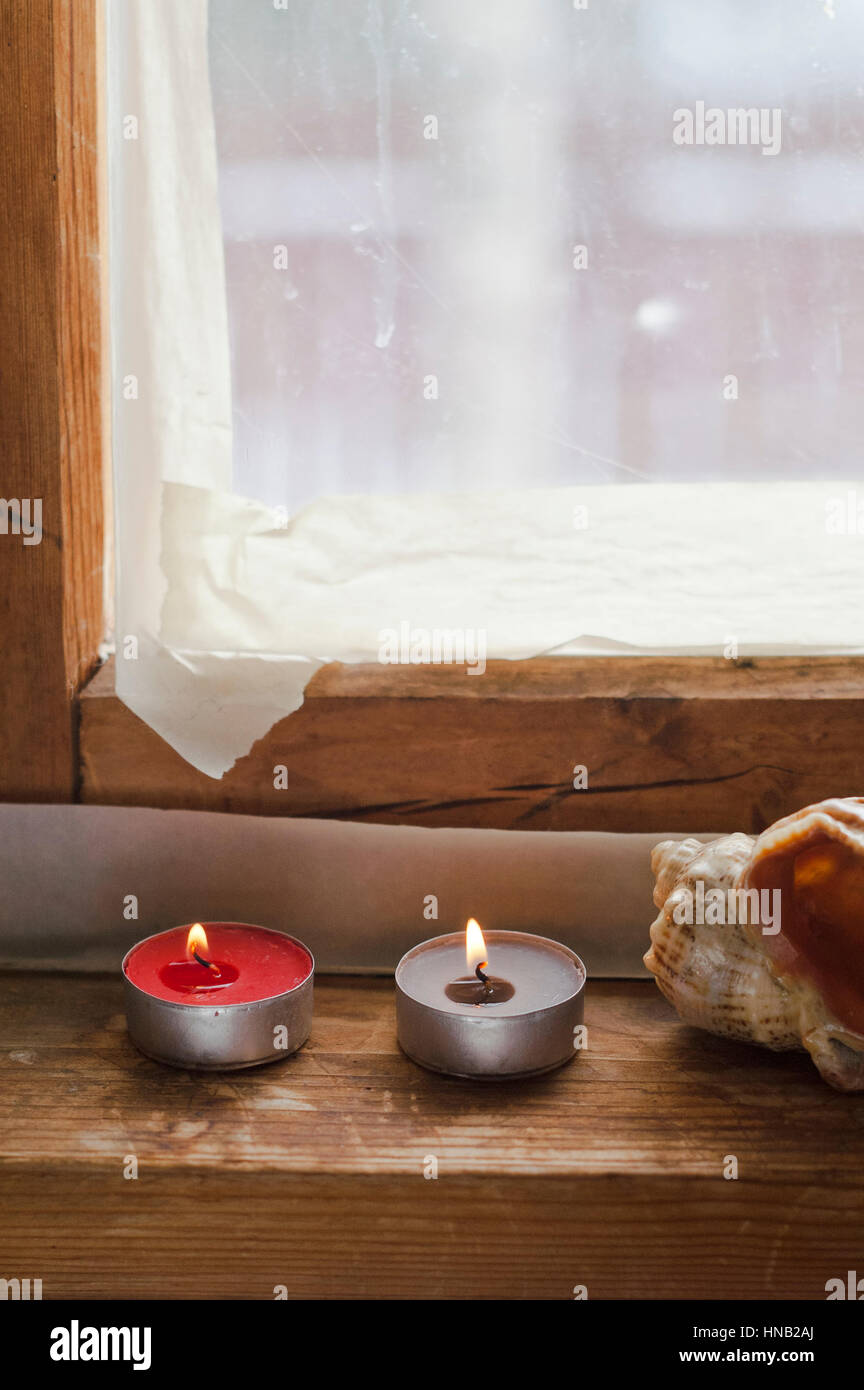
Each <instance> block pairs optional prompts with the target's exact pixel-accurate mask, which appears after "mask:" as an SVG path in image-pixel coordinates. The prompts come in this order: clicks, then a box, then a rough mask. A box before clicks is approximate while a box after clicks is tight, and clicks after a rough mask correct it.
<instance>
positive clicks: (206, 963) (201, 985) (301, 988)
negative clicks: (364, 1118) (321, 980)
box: [123, 922, 314, 1069]
mask: <svg viewBox="0 0 864 1390" xmlns="http://www.w3.org/2000/svg"><path fill="white" fill-rule="evenodd" d="M313 977H314V962H313V960H312V954H311V952H310V951H309V950H308V949H307V947H306V946H304V945H303V943H302V942H300V941H297V940H295V938H294V937H292V936H286V935H284V934H283V933H282V932H277V931H270V930H269V929H267V928H266V927H255V926H246V925H244V924H243V923H239V922H207V923H206V924H202V923H200V922H196V923H195V924H194V925H193V926H192V927H175V928H174V929H173V930H171V931H166V932H160V933H159V934H158V935H157V936H150V937H148V938H147V939H146V940H145V941H140V942H139V943H138V945H137V946H133V947H132V950H131V951H130V952H129V953H128V955H127V956H126V958H125V960H124V961H123V982H124V989H125V993H126V1015H127V1022H128V1026H129V1033H130V1036H131V1037H132V1040H133V1042H134V1043H135V1044H136V1046H137V1047H138V1048H140V1050H141V1051H142V1052H144V1053H146V1054H147V1056H149V1057H154V1058H155V1059H156V1060H157V1061H162V1062H168V1063H170V1064H171V1065H174V1066H183V1067H193V1068H200V1069H215V1068H218V1069H223V1068H236V1067H248V1066H255V1065H257V1064H258V1063H261V1062H269V1061H276V1060H278V1059H279V1058H280V1057H285V1056H287V1055H288V1054H289V1053H291V1052H294V1051H296V1049H297V1048H298V1047H299V1046H301V1044H302V1043H303V1042H305V1041H306V1038H307V1037H308V1034H309V1023H310V1020H311V1015H312V987H313Z"/></svg>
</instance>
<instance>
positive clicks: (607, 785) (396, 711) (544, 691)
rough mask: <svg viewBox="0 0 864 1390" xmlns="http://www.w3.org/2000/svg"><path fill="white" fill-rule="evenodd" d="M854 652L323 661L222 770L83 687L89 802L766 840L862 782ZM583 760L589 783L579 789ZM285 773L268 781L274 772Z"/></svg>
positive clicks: (862, 671)
mask: <svg viewBox="0 0 864 1390" xmlns="http://www.w3.org/2000/svg"><path fill="white" fill-rule="evenodd" d="M862 689H864V658H845V659H840V658H836V659H835V658H821V659H818V660H816V659H811V660H808V661H801V660H798V659H795V658H791V657H783V658H771V659H767V658H766V659H759V660H753V661H750V662H741V663H738V664H737V665H736V664H735V663H734V662H729V661H724V660H722V659H721V658H717V659H713V658H700V657H683V658H681V657H679V658H674V659H672V658H662V659H661V658H656V659H655V658H616V659H614V660H608V659H603V658H597V657H588V658H578V657H548V658H537V659H534V660H530V661H524V662H510V661H496V662H490V663H489V666H488V667H487V670H486V673H485V674H484V675H483V676H478V677H470V676H466V675H465V674H464V672H463V671H461V670H459V669H458V668H455V667H422V668H416V667H409V666H403V667H388V666H375V665H372V666H343V665H340V664H337V663H334V664H333V665H331V666H327V667H324V668H323V669H322V670H320V671H319V672H318V673H317V674H316V675H315V676H314V677H313V679H312V680H311V681H310V683H309V685H308V687H307V689H306V695H305V699H304V703H303V705H302V707H301V708H300V709H299V710H297V711H296V712H295V713H294V714H292V715H290V716H289V717H288V718H286V719H283V720H281V721H280V722H279V723H277V724H275V725H274V726H273V728H272V729H271V730H270V731H269V733H268V734H267V735H266V737H264V738H263V739H261V740H259V742H258V743H256V744H255V745H254V747H253V748H252V749H251V750H250V752H249V753H248V754H247V755H246V756H245V757H242V758H240V759H238V761H237V762H236V763H235V764H234V766H233V767H232V768H231V769H230V770H229V771H228V772H227V773H226V774H225V776H224V777H223V778H221V779H220V780H214V779H212V778H209V777H206V776H205V775H204V774H203V773H201V772H198V771H197V770H196V769H195V768H193V767H191V766H190V765H189V764H188V763H186V762H184V760H183V759H182V758H181V757H180V755H179V754H178V753H175V752H174V750H173V749H172V748H170V747H169V746H168V744H167V743H165V742H164V741H163V740H162V739H161V738H160V737H159V735H158V734H156V733H154V731H153V730H152V729H151V728H150V727H149V726H148V725H146V724H144V723H143V722H142V721H141V720H140V719H138V718H137V716H136V715H134V714H133V713H132V712H131V711H130V710H129V709H127V707H126V706H125V705H124V704H123V703H122V701H120V700H119V699H118V698H117V696H116V695H115V693H114V670H113V664H108V665H106V666H105V667H104V668H103V669H102V670H101V671H100V672H99V673H98V674H97V676H96V677H95V679H94V680H93V681H92V682H91V683H90V685H89V686H88V687H87V689H86V690H85V691H84V693H83V696H82V699H81V754H82V798H83V800H85V801H88V802H92V803H100V804H106V805H122V806H163V807H182V808H189V809H199V810H215V811H239V812H246V813H250V814H263V815H274V816H277V815H289V816H317V817H323V818H329V819H340V818H341V819H351V820H367V821H379V822H383V823H390V824H406V823H407V824H414V825H429V826H441V825H449V826H491V827H496V828H501V829H511V828H517V829H534V830H610V831H658V830H659V831H665V830H667V829H668V828H669V826H670V825H675V826H680V827H681V828H682V829H686V828H688V827H690V828H698V827H700V826H706V825H709V826H718V825H719V826H728V827H730V828H733V827H734V828H735V829H739V830H746V831H749V832H750V833H758V832H759V831H761V830H763V829H764V828H765V826H766V825H769V824H770V823H771V822H772V821H774V820H777V819H778V818H779V817H780V816H782V815H786V814H788V813H790V812H791V811H794V810H797V809H798V808H799V807H800V806H803V805H806V804H807V803H808V802H811V801H818V800H821V799H822V798H823V797H827V796H848V795H856V794H859V793H860V792H861V791H862V789H864V701H862V699H861V693H862ZM576 765H582V766H584V767H586V768H587V775H588V785H587V788H585V789H581V790H574V787H573V771H574V767H575V766H576ZM278 766H284V767H286V768H287V770H288V775H287V778H286V779H283V780H284V781H286V782H287V786H285V787H284V789H281V788H277V787H276V786H274V770H275V768H276V767H278Z"/></svg>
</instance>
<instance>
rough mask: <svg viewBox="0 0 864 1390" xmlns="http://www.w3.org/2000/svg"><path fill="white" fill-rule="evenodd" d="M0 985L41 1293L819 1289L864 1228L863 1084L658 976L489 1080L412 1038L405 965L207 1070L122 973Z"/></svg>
mask: <svg viewBox="0 0 864 1390" xmlns="http://www.w3.org/2000/svg"><path fill="white" fill-rule="evenodd" d="M3 989H4V999H5V1001H6V1004H5V1007H4V1010H3V1014H2V1017H0V1075H2V1085H0V1114H2V1124H0V1133H2V1141H0V1142H2V1153H0V1192H2V1205H3V1210H4V1212H5V1216H4V1224H3V1235H2V1246H3V1264H4V1268H5V1270H6V1271H7V1272H9V1271H14V1272H16V1273H18V1274H19V1275H20V1276H22V1277H23V1276H25V1275H28V1274H29V1275H32V1276H34V1277H35V1276H39V1277H40V1278H42V1280H43V1293H44V1297H45V1298H86V1297H90V1298H97V1297H101V1298H121V1299H122V1298H202V1297H208V1298H261V1299H269V1298H272V1297H273V1290H274V1287H275V1286H276V1285H279V1284H284V1285H286V1286H287V1289H288V1293H289V1296H290V1297H305V1298H328V1297H330V1298H406V1297H407V1298H480V1299H483V1298H502V1299H510V1298H542V1299H569V1298H572V1296H573V1292H572V1291H573V1288H574V1286H575V1285H577V1284H584V1285H586V1286H587V1288H588V1293H589V1297H590V1298H592V1299H597V1298H617V1299H620V1298H649V1299H650V1298H724V1299H726V1298H730V1299H741V1298H743V1299H761V1298H801V1299H824V1297H825V1282H826V1280H827V1279H829V1278H831V1277H833V1276H835V1275H838V1274H841V1275H845V1271H846V1270H847V1269H854V1268H855V1261H856V1259H858V1257H859V1255H860V1251H861V1249H862V1245H864V1202H862V1191H861V1153H862V1149H861V1113H862V1112H861V1099H860V1097H856V1096H843V1095H839V1094H837V1093H835V1092H833V1091H831V1090H829V1089H828V1088H827V1087H826V1086H825V1085H824V1083H823V1082H822V1081H821V1080H820V1079H819V1077H818V1075H817V1073H816V1071H815V1069H814V1068H813V1066H812V1064H811V1063H810V1061H809V1059H808V1058H806V1057H805V1056H803V1055H795V1054H782V1055H779V1054H772V1053H769V1052H765V1051H761V1050H759V1049H756V1048H751V1047H747V1046H744V1045H743V1044H736V1043H731V1042H726V1041H722V1040H719V1039H717V1038H712V1037H710V1036H708V1035H707V1034H704V1033H698V1032H695V1031H693V1030H690V1029H687V1028H684V1027H683V1026H682V1025H681V1024H680V1023H679V1022H678V1020H677V1018H676V1017H675V1015H674V1013H673V1012H672V1010H671V1009H670V1008H669V1006H668V1005H667V1004H666V1002H665V1001H664V1000H663V999H662V998H661V996H660V995H659V994H658V992H657V990H656V988H655V986H654V985H653V983H644V982H627V983H620V982H619V983H608V982H607V983H603V982H596V981H595V982H594V983H590V984H589V992H588V997H587V1001H586V1021H587V1024H588V1029H589V1041H590V1046H589V1049H588V1050H587V1051H586V1052H584V1053H582V1054H580V1055H579V1056H578V1057H577V1058H576V1059H575V1060H574V1061H573V1062H572V1063H571V1064H570V1065H568V1066H567V1067H565V1068H563V1069H562V1070H561V1071H559V1072H557V1073H554V1074H552V1075H550V1076H547V1077H543V1078H538V1079H536V1080H533V1081H528V1082H522V1083H515V1084H514V1083H510V1084H487V1085H483V1084H472V1083H469V1082H460V1081H451V1080H447V1079H445V1078H441V1077H436V1076H433V1075H431V1074H429V1073H427V1072H424V1071H422V1070H421V1069H420V1068H418V1067H416V1066H415V1065H414V1064H413V1063H411V1062H409V1061H408V1060H407V1059H406V1058H405V1057H403V1056H402V1054H401V1053H400V1052H399V1050H398V1047H397V1044H396V1039H395V1021H394V1002H393V985H392V981H389V980H369V979H346V978H329V979H328V978H324V979H321V980H318V981H316V1012H315V1020H314V1023H313V1032H312V1036H311V1038H310V1041H309V1043H308V1044H307V1046H306V1047H305V1048H303V1049H302V1050H301V1051H300V1052H299V1053H298V1054H297V1055H296V1056H295V1057H293V1058H289V1059H287V1060H285V1061H284V1062H280V1063H276V1064H274V1065H272V1066H268V1067H262V1068H259V1069H257V1070H254V1071H249V1072H242V1073H237V1072H234V1073H223V1074H206V1075H202V1074H198V1075H193V1074H191V1073H188V1072H181V1071H173V1070H171V1069H170V1068H166V1067H161V1066H159V1065H158V1064H156V1063H153V1062H150V1061H148V1060H147V1059H146V1058H144V1057H142V1056H140V1055H139V1054H138V1053H137V1052H136V1051H135V1049H134V1048H133V1047H132V1045H131V1043H130V1042H129V1039H128V1036H127V1034H126V1030H125V1022H124V1018H123V1012H122V1007H123V1006H122V996H121V989H120V981H119V978H112V977H94V976H75V977H73V976H65V977H63V976H57V975H47V974H45V975H41V974H12V975H7V976H5V977H4V980H3ZM130 1155H134V1156H135V1157H136V1158H137V1161H138V1177H137V1179H136V1180H128V1179H124V1177H123V1171H124V1165H125V1164H126V1163H127V1162H128V1157H129V1156H130ZM730 1155H734V1156H735V1157H736V1158H737V1160H738V1165H739V1167H738V1173H739V1176H738V1179H737V1180H734V1181H729V1180H725V1179H724V1177H723V1171H724V1165H726V1164H728V1156H730ZM430 1156H434V1158H435V1159H436V1160H437V1163H438V1177H437V1179H436V1180H427V1179H425V1178H424V1176H423V1173H424V1165H427V1164H428V1161H429V1157H430Z"/></svg>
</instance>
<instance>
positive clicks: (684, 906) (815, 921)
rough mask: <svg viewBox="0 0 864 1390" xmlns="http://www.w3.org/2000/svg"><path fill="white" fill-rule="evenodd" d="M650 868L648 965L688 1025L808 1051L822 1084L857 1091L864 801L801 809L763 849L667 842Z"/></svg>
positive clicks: (863, 1024) (746, 839) (768, 834)
mask: <svg viewBox="0 0 864 1390" xmlns="http://www.w3.org/2000/svg"><path fill="white" fill-rule="evenodd" d="M651 867H652V868H653V870H654V873H655V875H656V879H657V882H656V887H655V890H654V902H655V904H656V906H657V907H658V908H659V909H660V915H659V916H658V917H657V919H656V921H655V922H653V923H652V926H651V949H650V950H649V951H648V953H647V955H646V956H645V964H646V965H647V967H648V969H649V970H650V971H651V972H652V974H653V975H654V976H655V977H656V979H657V983H658V985H659V986H660V989H661V990H662V991H663V993H664V994H665V995H666V997H667V999H669V1000H671V1002H672V1003H673V1004H674V1005H675V1008H676V1009H677V1010H678V1013H679V1015H680V1017H681V1018H682V1019H683V1020H684V1022H685V1023H690V1024H693V1025H694V1026H695V1027H697V1028H706V1029H707V1030H708V1031H709V1032H711V1033H718V1034H720V1035H721V1036H722V1037H728V1038H738V1039H740V1040H742V1041H745V1042H754V1043H760V1044H761V1045H762V1046H763V1047H770V1048H773V1049H774V1050H775V1051H787V1050H792V1049H798V1050H800V1049H802V1048H803V1049H805V1050H806V1051H807V1052H809V1053H810V1056H811V1057H812V1058H813V1061H814V1062H815V1063H816V1066H817V1067H818V1068H819V1071H820V1073H821V1075H822V1076H823V1077H824V1079H825V1080H826V1081H827V1082H828V1083H829V1085H831V1086H834V1087H835V1088H836V1089H837V1090H841V1091H860V1090H864V797H847V798H843V799H839V798H838V799H836V800H832V801H822V802H820V803H819V804H818V805H815V806H806V807H805V808H804V810H802V811H797V812H796V813H795V814H794V815H792V816H786V817H785V818H784V819H783V820H779V821H777V823H776V824H775V825H772V826H769V828H768V829H767V830H765V831H764V832H763V833H762V834H761V835H760V836H759V837H758V839H754V838H753V837H752V836H750V835H742V834H736V835H727V836H724V837H723V838H722V839H719V840H713V841H711V842H710V843H709V844H703V843H702V842H701V841H699V840H665V841H664V842H663V843H662V844H659V845H658V846H657V847H656V849H655V850H654V852H653V854H652V856H651ZM742 919H743V920H742Z"/></svg>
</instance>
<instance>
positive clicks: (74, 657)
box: [0, 0, 105, 801]
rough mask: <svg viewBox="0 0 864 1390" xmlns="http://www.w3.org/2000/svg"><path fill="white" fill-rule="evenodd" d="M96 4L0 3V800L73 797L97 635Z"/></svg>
mask: <svg viewBox="0 0 864 1390" xmlns="http://www.w3.org/2000/svg"><path fill="white" fill-rule="evenodd" d="M100 13H101V6H100V5H99V3H98V0H74V5H73V3H72V0H27V3H26V4H22V3H21V0H0V52H2V55H3V81H2V83H0V187H2V190H3V200H2V203H3V208H2V212H0V266H2V274H3V293H2V295H0V420H2V429H3V452H2V461H0V496H2V498H3V499H4V502H8V501H10V500H14V501H15V502H21V501H22V500H24V499H27V500H28V501H29V502H30V504H31V507H32V504H33V503H35V501H36V500H37V499H38V500H39V501H40V502H41V505H42V526H43V536H42V541H41V543H40V544H32V545H25V544H24V539H23V537H22V536H21V535H14V534H11V533H9V534H3V533H0V650H2V653H3V679H2V682H0V798H2V799H3V800H12V801H14V800H21V801H41V800H72V799H74V796H75V793H76V789H77V780H78V752H77V737H76V735H77V729H76V720H77V711H76V707H75V703H74V696H75V693H76V692H77V690H78V688H79V687H80V685H81V684H83V682H84V681H85V680H86V679H87V678H88V677H89V676H90V675H91V674H92V672H93V670H94V669H95V667H96V665H97V661H98V657H97V651H98V646H99V643H100V642H101V641H102V638H103V636H104V632H103V627H102V616H103V518H104V507H103V490H104V473H103V448H102V443H103V423H104V421H103V412H104V405H105V396H104V394H103V392H102V384H103V376H102V373H103V365H104V346H105V343H104V334H105V322H104V319H103V315H102V291H103V277H104V262H103V260H102V255H101V250H102V243H101V231H102V225H103V219H102V206H103V203H102V182H101V165H100V159H99V152H98V148H99V143H100V119H101V103H100V90H101V87H100V81H99V64H100V57H101V48H100V43H101V37H100V27H99V15H100Z"/></svg>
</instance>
